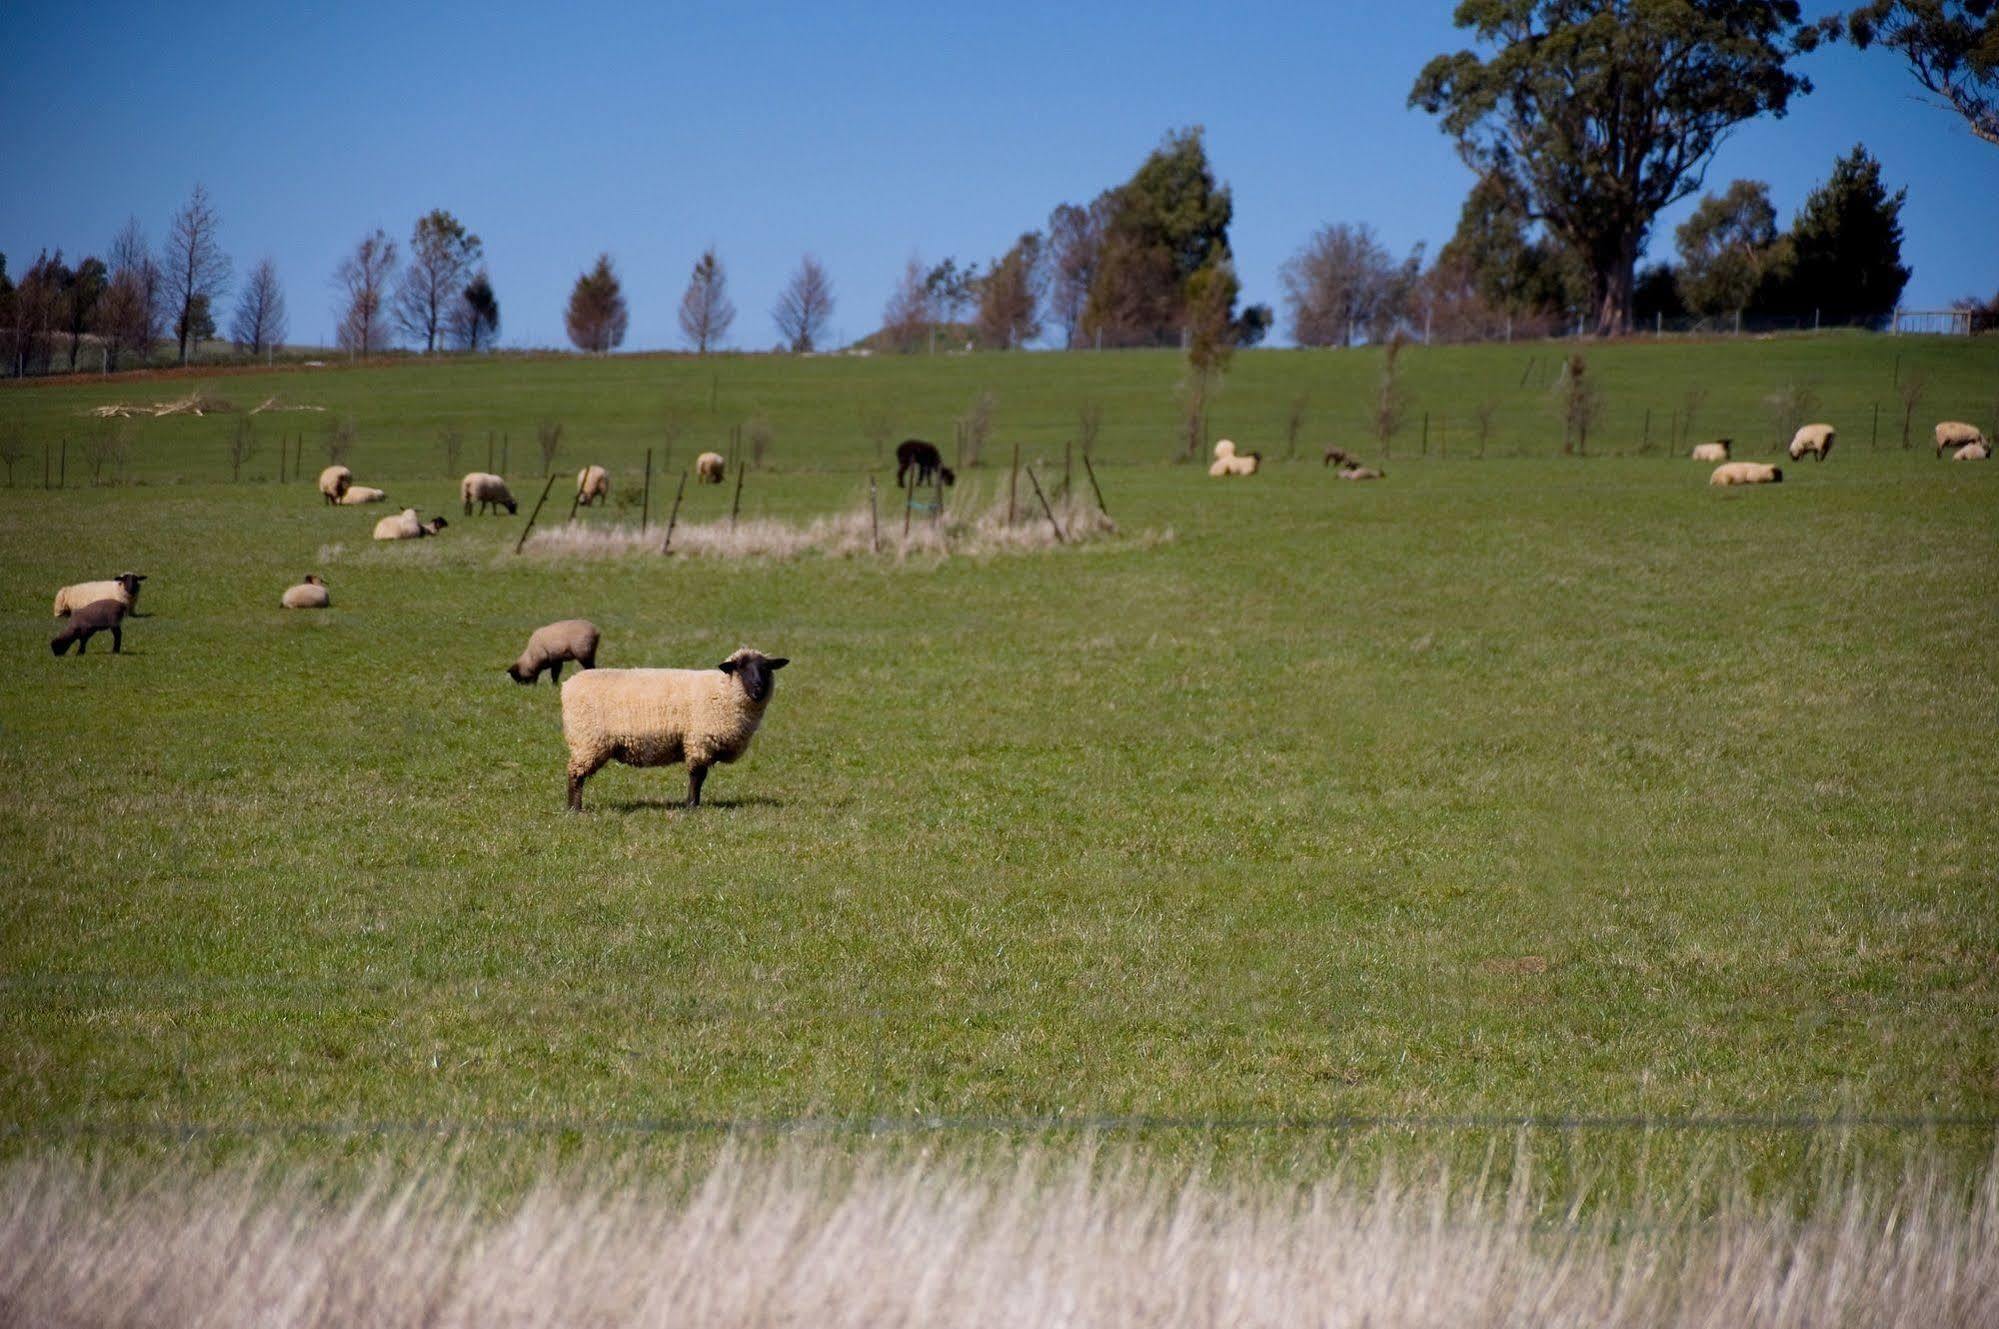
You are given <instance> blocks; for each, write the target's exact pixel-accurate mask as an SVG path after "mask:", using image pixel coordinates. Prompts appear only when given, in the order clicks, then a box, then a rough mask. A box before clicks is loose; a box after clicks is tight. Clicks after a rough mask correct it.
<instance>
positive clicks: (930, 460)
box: [895, 438, 958, 489]
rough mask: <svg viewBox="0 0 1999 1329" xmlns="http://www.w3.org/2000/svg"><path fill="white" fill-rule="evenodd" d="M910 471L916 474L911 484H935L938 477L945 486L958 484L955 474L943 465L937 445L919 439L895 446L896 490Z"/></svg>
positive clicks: (942, 456)
mask: <svg viewBox="0 0 1999 1329" xmlns="http://www.w3.org/2000/svg"><path fill="white" fill-rule="evenodd" d="M910 471H914V472H916V478H915V480H914V481H913V482H912V483H914V484H917V485H927V484H935V483H936V482H937V479H938V478H939V477H940V476H941V477H942V478H943V480H944V483H945V484H947V485H954V484H957V483H958V476H957V473H956V472H955V471H953V470H952V469H951V468H950V467H949V466H946V465H945V464H944V454H943V453H941V452H939V451H938V450H937V445H936V444H935V443H925V442H924V441H923V440H922V439H920V438H910V439H904V440H903V441H902V442H900V443H898V444H896V446H895V484H896V488H898V489H900V488H902V487H903V484H902V479H903V476H904V475H906V474H908V473H909V472H910Z"/></svg>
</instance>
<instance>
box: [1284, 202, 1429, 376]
mask: <svg viewBox="0 0 1999 1329" xmlns="http://www.w3.org/2000/svg"><path fill="white" fill-rule="evenodd" d="M1421 268H1422V257H1421V252H1420V251H1418V253H1417V254H1416V255H1415V256H1412V257H1411V258H1409V259H1407V260H1405V261H1403V262H1401V263H1397V262H1396V261H1395V259H1394V258H1393V257H1391V256H1390V255H1389V252H1388V251H1387V250H1386V249H1385V248H1383V247H1382V245H1381V242H1380V241H1378V240H1376V239H1375V236H1374V231H1373V229H1372V228H1370V227H1368V226H1346V225H1336V226H1322V227H1320V228H1319V230H1318V231H1317V232H1316V233H1315V234H1314V235H1313V236H1312V238H1311V239H1310V240H1309V241H1307V242H1306V244H1305V247H1304V248H1303V249H1300V250H1299V251H1298V252H1297V253H1296V254H1293V255H1292V256H1291V258H1290V259H1289V260H1288V261H1287V262H1286V263H1285V264H1284V267H1283V269H1282V270H1281V272H1280V274H1279V277H1280V280H1281V281H1282V282H1283V284H1284V300H1285V303H1286V304H1288V305H1289V306H1290V307H1291V336H1292V339H1293V340H1294V341H1296V342H1297V343H1298V344H1299V345H1300V346H1347V345H1351V344H1352V341H1353V338H1354V334H1355V333H1356V332H1357V331H1358V332H1365V333H1366V334H1367V336H1368V337H1369V339H1370V340H1376V341H1378V340H1380V339H1381V338H1383V337H1385V336H1387V335H1388V333H1389V332H1390V331H1391V330H1392V329H1393V328H1394V326H1395V324H1396V322H1397V321H1398V320H1399V319H1401V318H1402V317H1403V315H1404V314H1405V313H1406V312H1407V308H1408V302H1409V297H1410V295H1411V293H1412V292H1413V290H1414V287H1415V283H1416V278H1417V275H1418V273H1419V272H1420V271H1421Z"/></svg>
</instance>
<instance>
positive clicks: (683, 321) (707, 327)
mask: <svg viewBox="0 0 1999 1329" xmlns="http://www.w3.org/2000/svg"><path fill="white" fill-rule="evenodd" d="M735 321H736V307H735V305H733V304H731V303H730V302H729V274H728V272H727V271H726V270H724V269H723V267H722V260H721V259H719V258H717V257H715V249H714V247H713V246H712V245H711V246H709V247H708V248H707V249H706V250H704V251H702V254H701V257H700V258H698V259H696V260H695V262H694V274H693V275H692V276H691V277H689V278H688V279H687V293H686V294H685V295H683V296H681V297H680V331H681V334H682V335H683V336H685V337H686V338H687V340H688V341H689V342H691V343H692V344H693V346H694V350H695V352H696V353H697V354H699V355H706V354H708V352H709V351H710V350H712V349H713V348H714V347H716V346H718V345H720V344H721V343H722V342H724V341H726V340H727V339H728V336H729V328H730V326H731V325H732V324H734V323H735Z"/></svg>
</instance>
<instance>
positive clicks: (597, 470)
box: [576, 466, 611, 508]
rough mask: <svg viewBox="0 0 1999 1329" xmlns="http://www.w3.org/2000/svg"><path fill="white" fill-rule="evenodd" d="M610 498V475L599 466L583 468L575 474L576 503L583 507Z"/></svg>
mask: <svg viewBox="0 0 1999 1329" xmlns="http://www.w3.org/2000/svg"><path fill="white" fill-rule="evenodd" d="M610 497H611V473H610V472H609V471H607V470H605V469H604V468H603V467H601V466H585V467H584V468H583V469H582V470H580V471H578V472H577V473H576V501H577V502H578V503H579V504H581V505H582V506H584V507H586V508H587V507H589V506H591V505H592V504H594V503H602V502H604V501H605V500H606V499H608V498H610Z"/></svg>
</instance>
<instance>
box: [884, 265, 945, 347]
mask: <svg viewBox="0 0 1999 1329" xmlns="http://www.w3.org/2000/svg"><path fill="white" fill-rule="evenodd" d="M931 271H932V272H934V271H935V269H932V270H931ZM925 278H926V274H925V272H924V268H923V260H922V259H920V258H918V257H917V256H916V255H914V254H911V255H910V256H909V262H908V263H906V264H904V265H903V269H902V278H901V280H899V281H897V282H896V284H895V289H894V290H893V291H891V292H889V297H888V303H887V304H886V305H885V306H883V307H882V342H883V345H884V349H888V350H893V351H896V352H897V353H898V354H902V355H908V354H909V353H910V352H911V351H914V350H917V349H918V348H920V347H921V346H922V345H923V339H924V338H925V337H926V336H928V335H929V333H930V329H931V328H932V327H933V326H934V325H935V323H936V321H937V312H936V307H935V306H934V304H933V303H932V298H931V294H930V283H929V282H928V281H927V280H926V279H925Z"/></svg>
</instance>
